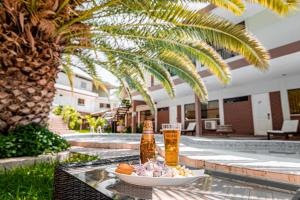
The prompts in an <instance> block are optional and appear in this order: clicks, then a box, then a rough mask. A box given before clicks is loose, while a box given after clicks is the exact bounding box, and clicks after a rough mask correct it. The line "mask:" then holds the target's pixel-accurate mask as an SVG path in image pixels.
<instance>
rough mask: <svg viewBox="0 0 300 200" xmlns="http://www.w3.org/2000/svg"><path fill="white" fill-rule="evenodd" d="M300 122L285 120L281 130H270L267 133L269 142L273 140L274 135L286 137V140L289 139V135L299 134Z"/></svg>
mask: <svg viewBox="0 0 300 200" xmlns="http://www.w3.org/2000/svg"><path fill="white" fill-rule="evenodd" d="M298 124H299V121H298V120H284V122H283V125H282V128H281V130H269V131H267V134H268V140H270V139H271V136H272V135H273V136H274V135H281V136H285V137H286V139H289V135H295V134H297V130H298Z"/></svg>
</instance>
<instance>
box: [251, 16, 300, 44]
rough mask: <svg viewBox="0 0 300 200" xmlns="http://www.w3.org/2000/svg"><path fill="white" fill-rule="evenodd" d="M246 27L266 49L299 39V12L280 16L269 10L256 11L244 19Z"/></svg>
mask: <svg viewBox="0 0 300 200" xmlns="http://www.w3.org/2000/svg"><path fill="white" fill-rule="evenodd" d="M245 23H246V27H247V29H248V30H249V31H250V32H251V33H253V34H254V35H255V37H256V38H258V39H259V41H261V42H262V43H263V45H264V46H265V47H266V48H267V49H271V48H274V47H278V46H282V45H284V44H288V43H291V42H294V41H298V40H300V12H294V13H293V14H291V15H289V16H287V17H280V16H278V15H276V14H274V13H273V12H271V11H269V10H265V11H263V12H260V13H258V14H257V15H255V16H252V17H251V18H248V19H246V21H245Z"/></svg>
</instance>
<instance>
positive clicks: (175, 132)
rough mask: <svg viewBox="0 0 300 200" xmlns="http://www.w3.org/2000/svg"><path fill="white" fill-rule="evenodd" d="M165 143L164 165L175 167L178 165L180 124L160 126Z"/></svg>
mask: <svg viewBox="0 0 300 200" xmlns="http://www.w3.org/2000/svg"><path fill="white" fill-rule="evenodd" d="M162 131H163V134H164V143H165V163H166V165H168V166H176V165H178V163H179V143H180V133H181V124H162Z"/></svg>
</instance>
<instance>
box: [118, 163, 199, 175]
mask: <svg viewBox="0 0 300 200" xmlns="http://www.w3.org/2000/svg"><path fill="white" fill-rule="evenodd" d="M115 171H116V172H117V173H120V174H127V175H133V176H147V177H175V178H179V177H192V176H194V174H193V172H192V171H191V170H190V169H188V168H186V167H185V166H180V165H177V166H176V167H169V166H167V165H165V163H163V162H159V161H152V160H149V161H148V162H146V163H144V164H139V165H134V166H132V165H129V164H126V163H121V164H119V166H118V167H117V169H116V170H115Z"/></svg>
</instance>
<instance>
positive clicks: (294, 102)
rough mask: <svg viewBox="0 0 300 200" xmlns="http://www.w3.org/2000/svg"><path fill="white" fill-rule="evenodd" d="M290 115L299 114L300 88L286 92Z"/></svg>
mask: <svg viewBox="0 0 300 200" xmlns="http://www.w3.org/2000/svg"><path fill="white" fill-rule="evenodd" d="M288 98H289V105H290V112H291V115H295V114H300V88H298V89H293V90H288Z"/></svg>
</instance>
